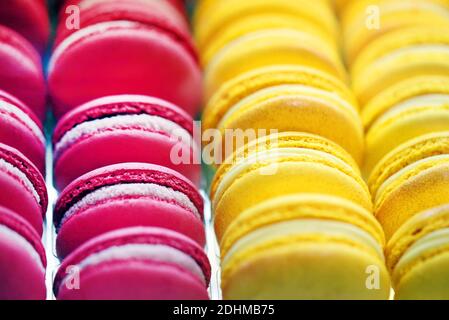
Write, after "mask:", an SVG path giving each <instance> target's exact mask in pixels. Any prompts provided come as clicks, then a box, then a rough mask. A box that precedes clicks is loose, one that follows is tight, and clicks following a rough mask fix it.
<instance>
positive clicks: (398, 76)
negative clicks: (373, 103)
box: [352, 44, 449, 104]
mask: <svg viewBox="0 0 449 320" xmlns="http://www.w3.org/2000/svg"><path fill="white" fill-rule="evenodd" d="M431 75H435V76H439V75H442V76H449V45H442V44H438V45H432V44H429V45H422V46H412V47H405V48H401V49H398V50H395V51H392V52H390V53H388V54H387V55H385V56H382V57H381V58H379V59H377V60H375V61H374V62H373V63H371V64H370V65H369V66H367V67H365V68H363V70H361V71H360V72H358V73H352V84H353V86H352V87H353V90H354V93H355V95H356V96H357V97H358V99H359V101H360V103H361V104H366V103H368V102H370V100H371V99H373V98H374V97H375V96H376V95H378V94H379V93H380V92H382V91H384V90H386V89H388V88H390V87H392V86H394V85H395V84H396V83H399V82H401V81H402V80H406V79H409V78H412V77H417V76H431Z"/></svg>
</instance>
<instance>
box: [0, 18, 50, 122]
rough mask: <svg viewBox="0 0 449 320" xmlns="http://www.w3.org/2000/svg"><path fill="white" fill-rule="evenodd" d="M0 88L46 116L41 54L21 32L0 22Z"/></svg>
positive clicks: (39, 116)
mask: <svg viewBox="0 0 449 320" xmlns="http://www.w3.org/2000/svg"><path fill="white" fill-rule="evenodd" d="M0 40H1V41H0V43H1V45H0V62H1V66H2V68H1V70H0V88H1V90H4V91H6V92H8V93H10V94H12V95H13V96H15V97H17V98H18V99H20V100H21V101H23V102H24V103H25V104H26V105H27V106H29V107H30V109H31V110H33V112H35V114H36V115H37V116H38V118H39V119H40V120H41V121H43V120H44V119H45V103H46V89H45V80H44V75H43V71H42V65H41V63H40V57H39V55H38V53H37V52H36V51H35V50H34V48H33V47H32V46H31V45H30V44H29V43H28V42H27V40H25V39H24V38H23V37H22V36H21V35H19V34H18V33H16V32H15V31H13V30H11V29H8V28H6V27H2V26H0Z"/></svg>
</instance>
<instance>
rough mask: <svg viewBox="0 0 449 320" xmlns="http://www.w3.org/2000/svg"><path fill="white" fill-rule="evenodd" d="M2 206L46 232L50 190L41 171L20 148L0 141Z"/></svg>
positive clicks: (0, 195) (39, 230)
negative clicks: (44, 221) (45, 216)
mask: <svg viewBox="0 0 449 320" xmlns="http://www.w3.org/2000/svg"><path fill="white" fill-rule="evenodd" d="M0 190H1V191H2V192H0V206H3V207H6V208H8V209H10V210H12V211H14V212H16V213H17V214H18V215H20V216H21V217H23V218H24V219H25V220H27V221H28V223H29V224H30V225H31V226H32V227H33V228H34V229H35V230H36V232H37V233H38V234H39V235H42V223H43V217H44V215H45V213H46V210H47V203H48V198H47V189H46V186H45V181H44V178H43V177H42V175H41V173H40V172H39V170H38V169H37V168H36V167H35V166H34V165H33V164H32V163H31V162H30V161H29V160H28V159H27V158H26V157H25V156H24V155H23V154H22V153H20V152H19V151H18V150H16V149H14V148H11V147H9V146H6V145H4V144H0Z"/></svg>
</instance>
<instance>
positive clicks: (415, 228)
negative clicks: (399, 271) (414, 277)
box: [385, 205, 449, 271]
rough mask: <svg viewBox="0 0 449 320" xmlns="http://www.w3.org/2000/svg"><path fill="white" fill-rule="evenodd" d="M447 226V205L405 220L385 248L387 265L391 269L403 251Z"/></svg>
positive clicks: (448, 214) (448, 216)
mask: <svg viewBox="0 0 449 320" xmlns="http://www.w3.org/2000/svg"><path fill="white" fill-rule="evenodd" d="M446 228H449V208H448V205H442V206H440V207H435V208H431V209H429V210H426V211H423V212H420V213H418V214H416V215H414V216H413V217H412V218H410V219H409V220H407V221H406V222H405V223H404V224H403V225H402V226H401V227H400V228H399V229H398V231H397V232H396V233H395V234H394V235H393V237H392V238H391V239H390V241H389V242H388V244H387V247H386V248H385V252H386V256H387V266H388V268H389V269H390V271H393V270H394V268H395V266H396V264H397V263H398V261H399V260H400V258H401V257H402V256H403V255H404V253H405V252H406V251H407V250H408V249H409V248H410V247H411V246H412V245H413V244H414V243H416V242H417V241H419V239H421V238H423V237H425V236H427V235H429V234H431V233H432V232H435V231H438V230H441V229H446Z"/></svg>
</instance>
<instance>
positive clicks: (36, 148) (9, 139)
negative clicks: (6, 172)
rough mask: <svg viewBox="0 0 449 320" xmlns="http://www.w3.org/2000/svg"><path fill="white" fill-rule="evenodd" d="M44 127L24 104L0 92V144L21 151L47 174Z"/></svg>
mask: <svg viewBox="0 0 449 320" xmlns="http://www.w3.org/2000/svg"><path fill="white" fill-rule="evenodd" d="M42 130H43V129H42V125H41V123H40V121H39V120H38V119H37V117H36V116H35V115H34V113H33V112H32V111H31V110H30V109H29V108H28V107H27V106H25V105H24V104H23V103H22V102H20V101H19V100H17V99H16V98H14V97H13V96H11V95H9V94H8V93H6V92H4V91H1V90H0V143H3V144H6V145H9V146H11V147H14V148H16V149H18V150H19V151H21V152H22V153H23V154H24V155H25V156H26V157H27V158H28V159H30V160H31V161H32V162H33V163H34V165H35V166H36V167H37V168H38V169H39V170H40V171H41V172H42V173H44V172H45V137H44V133H43V131H42Z"/></svg>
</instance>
